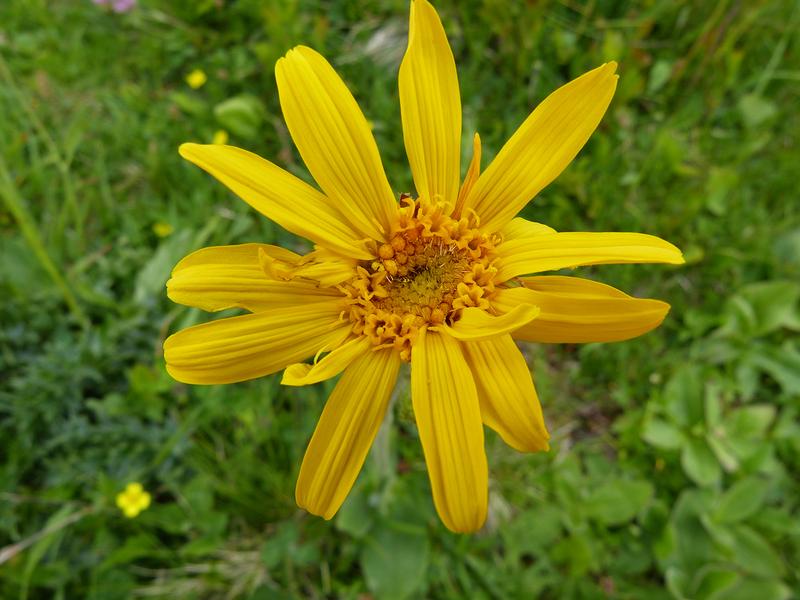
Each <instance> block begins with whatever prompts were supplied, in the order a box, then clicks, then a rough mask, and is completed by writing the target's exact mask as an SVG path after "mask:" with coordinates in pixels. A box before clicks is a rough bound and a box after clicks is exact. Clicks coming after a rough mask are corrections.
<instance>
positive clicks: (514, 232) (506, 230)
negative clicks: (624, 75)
mask: <svg viewBox="0 0 800 600" xmlns="http://www.w3.org/2000/svg"><path fill="white" fill-rule="evenodd" d="M500 233H501V234H502V235H503V241H506V242H508V241H511V240H519V239H524V238H529V237H531V236H534V235H543V234H545V233H556V230H555V229H553V228H552V227H548V226H547V225H543V224H542V223H537V222H536V221H528V220H526V219H523V218H521V217H514V218H513V219H511V220H510V221H509V222H508V223H506V224H505V225H504V226H503V228H502V229H501V230H500Z"/></svg>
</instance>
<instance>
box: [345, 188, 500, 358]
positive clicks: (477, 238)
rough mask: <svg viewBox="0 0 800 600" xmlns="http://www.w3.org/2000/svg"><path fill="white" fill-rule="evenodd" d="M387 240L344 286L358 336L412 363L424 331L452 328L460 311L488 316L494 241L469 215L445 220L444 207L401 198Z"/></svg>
mask: <svg viewBox="0 0 800 600" xmlns="http://www.w3.org/2000/svg"><path fill="white" fill-rule="evenodd" d="M401 204H402V206H401V208H400V210H399V212H398V216H397V222H396V223H395V226H394V228H393V229H392V231H393V233H392V235H391V236H390V238H389V240H388V241H386V242H383V243H380V242H379V243H378V244H377V257H376V258H375V259H374V260H372V261H366V262H365V263H363V264H362V265H361V266H359V267H358V269H357V275H356V276H355V277H354V278H353V279H352V280H350V281H349V282H348V283H346V284H345V285H343V286H342V288H341V289H342V291H343V292H344V293H345V295H346V297H347V299H348V302H349V305H350V309H349V317H350V321H351V322H352V324H353V332H354V333H355V334H356V335H365V336H367V337H369V338H370V340H371V341H372V343H373V344H374V345H375V347H376V348H395V349H396V350H398V351H399V352H400V356H401V358H402V359H403V360H406V361H408V360H410V359H411V346H412V344H413V343H414V341H415V340H416V338H417V336H418V335H419V330H420V329H421V328H422V327H427V326H436V325H441V324H443V323H447V324H449V325H452V324H453V323H454V322H456V321H458V319H459V318H460V315H461V310H462V309H464V308H468V307H478V308H482V309H484V310H488V309H489V307H490V302H489V301H490V300H491V297H492V295H493V293H494V289H495V287H494V277H495V275H496V273H497V268H496V267H494V266H493V262H494V258H495V245H496V244H497V243H498V240H497V239H496V238H494V237H487V236H485V235H483V234H482V233H481V232H480V231H479V230H478V223H477V219H476V218H475V217H474V215H470V216H465V217H462V218H460V219H454V218H452V217H450V208H449V206H448V205H447V204H445V203H442V202H430V201H426V200H424V199H417V200H411V199H410V198H408V197H401Z"/></svg>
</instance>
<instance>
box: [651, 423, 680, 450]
mask: <svg viewBox="0 0 800 600" xmlns="http://www.w3.org/2000/svg"><path fill="white" fill-rule="evenodd" d="M642 439H643V440H644V441H646V442H647V443H648V444H651V445H652V446H655V447H656V448H662V449H664V450H677V449H678V448H680V447H681V446H682V445H683V444H684V442H685V441H686V438H685V437H684V435H683V432H681V430H680V429H678V428H677V427H675V426H674V425H672V424H670V423H668V422H666V421H664V420H662V419H658V418H652V419H648V420H647V421H646V422H645V424H644V427H643V429H642Z"/></svg>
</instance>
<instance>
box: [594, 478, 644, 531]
mask: <svg viewBox="0 0 800 600" xmlns="http://www.w3.org/2000/svg"><path fill="white" fill-rule="evenodd" d="M652 495H653V485H652V484H651V483H650V482H649V481H642V480H639V481H632V480H628V479H612V480H610V481H607V482H605V483H603V484H602V485H601V486H600V487H598V488H597V489H595V490H594V491H593V492H592V493H591V494H590V496H589V497H588V498H587V499H586V510H587V513H588V515H589V516H590V517H592V518H593V519H595V520H597V521H599V522H600V523H603V524H605V525H619V524H621V523H626V522H627V521H630V520H631V519H633V518H634V517H635V516H636V514H637V513H638V512H639V511H641V510H642V509H643V508H644V507H645V506H646V505H647V503H648V501H649V500H650V498H651V497H652Z"/></svg>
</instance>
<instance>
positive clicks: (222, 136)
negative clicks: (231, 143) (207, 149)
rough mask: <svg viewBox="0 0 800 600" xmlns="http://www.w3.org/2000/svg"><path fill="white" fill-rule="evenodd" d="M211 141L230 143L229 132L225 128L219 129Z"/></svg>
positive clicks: (214, 142)
mask: <svg viewBox="0 0 800 600" xmlns="http://www.w3.org/2000/svg"><path fill="white" fill-rule="evenodd" d="M211 143H212V144H217V145H220V146H224V145H225V144H227V143H228V132H227V131H225V130H224V129H218V130H217V131H216V132H214V138H213V139H212V140H211Z"/></svg>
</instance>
